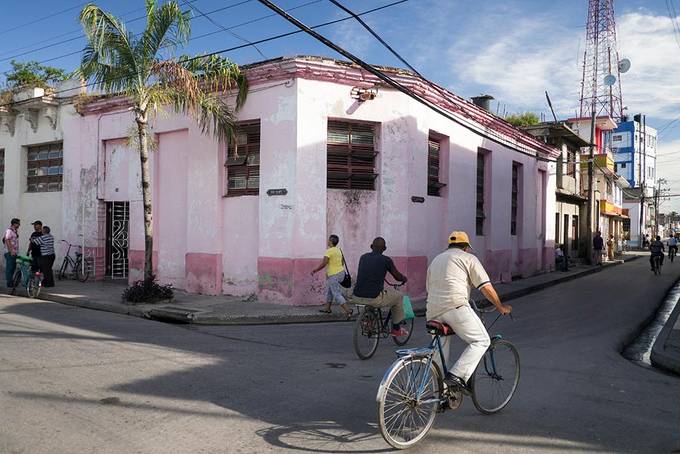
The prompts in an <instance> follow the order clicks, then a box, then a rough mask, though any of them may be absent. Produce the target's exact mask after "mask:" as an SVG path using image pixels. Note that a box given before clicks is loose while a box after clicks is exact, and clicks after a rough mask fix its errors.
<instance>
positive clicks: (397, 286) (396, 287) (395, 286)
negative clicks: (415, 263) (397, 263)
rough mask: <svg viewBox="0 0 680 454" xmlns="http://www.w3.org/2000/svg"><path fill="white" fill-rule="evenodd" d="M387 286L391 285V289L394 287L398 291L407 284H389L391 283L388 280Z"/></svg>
mask: <svg viewBox="0 0 680 454" xmlns="http://www.w3.org/2000/svg"><path fill="white" fill-rule="evenodd" d="M385 284H387V285H389V286H390V287H393V288H394V289H395V290H398V289H399V287H403V286H404V285H405V284H406V282H400V283H398V284H397V283H394V282H389V281H387V280H386V281H385Z"/></svg>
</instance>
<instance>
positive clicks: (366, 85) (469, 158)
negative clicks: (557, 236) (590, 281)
mask: <svg viewBox="0 0 680 454" xmlns="http://www.w3.org/2000/svg"><path fill="white" fill-rule="evenodd" d="M245 70H246V73H247V75H248V79H249V81H250V87H251V90H250V94H249V95H248V101H247V102H246V104H245V106H244V107H243V109H242V110H241V111H240V112H239V114H238V117H239V120H240V132H239V134H238V138H237V144H236V150H235V152H234V145H233V144H232V145H227V144H221V143H218V142H217V141H215V140H214V139H213V138H211V137H209V136H205V135H203V134H201V132H200V130H199V129H198V127H197V125H196V124H195V123H194V122H193V121H192V120H191V119H189V118H185V117H181V116H174V115H168V116H159V117H158V118H157V119H156V120H155V123H154V124H153V125H152V128H153V133H154V134H155V137H156V140H157V145H158V149H157V151H156V152H154V153H153V155H152V162H151V164H152V169H153V180H152V181H153V203H154V231H155V243H154V246H155V248H156V252H155V266H156V268H157V274H158V277H159V278H160V280H162V281H164V282H170V283H173V284H174V285H175V286H176V287H178V288H183V289H186V290H188V291H190V292H200V293H206V294H221V293H228V294H242V295H246V294H251V293H257V294H258V295H259V296H260V298H262V299H265V300H267V301H275V302H280V303H284V304H319V303H320V302H321V301H322V299H321V296H320V295H321V291H322V289H323V281H322V280H321V278H320V277H318V278H312V277H310V275H309V272H310V270H312V269H313V267H314V266H315V265H316V264H317V263H318V261H319V259H320V257H321V256H322V254H323V251H324V250H325V243H326V238H327V236H328V235H329V234H331V233H335V234H338V235H339V236H340V239H341V243H340V246H341V247H342V248H343V250H344V252H345V255H346V257H347V260H348V263H349V265H350V268H351V270H352V272H353V274H354V273H355V272H356V267H357V263H358V260H359V256H360V255H361V254H362V253H364V252H366V251H367V250H368V246H369V244H370V242H371V240H372V239H373V238H374V237H375V236H378V235H380V236H383V237H384V238H385V239H386V240H387V244H388V251H387V253H388V254H389V255H390V256H392V257H393V258H394V259H395V261H396V263H397V266H398V267H399V268H400V270H401V271H402V272H403V273H404V274H406V275H407V276H408V277H409V279H410V280H409V288H408V289H407V290H408V292H409V293H410V294H411V295H421V294H423V293H424V288H425V272H426V269H427V264H428V262H429V261H430V260H431V259H432V258H433V256H434V255H436V254H437V253H439V252H440V251H441V250H443V249H444V248H445V247H446V237H447V235H448V233H449V232H450V231H451V230H452V229H454V228H456V229H462V230H465V231H467V232H468V233H469V234H470V236H471V238H472V242H473V247H474V249H475V251H476V254H477V255H478V256H479V257H480V258H481V259H482V260H483V262H484V264H485V266H486V267H487V268H488V270H489V272H490V274H491V276H492V279H494V280H495V281H509V280H510V279H512V278H513V277H516V276H529V275H533V274H536V273H540V272H542V271H546V270H549V269H552V268H553V267H554V258H553V255H554V253H553V248H554V238H553V237H554V232H553V222H551V220H552V213H554V212H555V197H554V194H555V158H556V157H557V156H558V155H559V151H558V150H556V149H554V148H552V147H550V146H548V145H546V144H545V143H543V142H541V141H539V140H537V139H535V138H533V137H532V136H530V135H528V134H525V133H523V132H521V131H519V130H517V129H515V128H513V127H512V126H510V125H509V124H507V123H506V122H504V121H503V120H501V119H499V118H498V117H495V116H494V115H492V114H490V113H489V112H487V111H486V110H484V109H483V108H481V107H478V106H476V105H474V104H473V103H471V102H469V101H466V100H464V99H462V98H460V97H458V96H456V95H454V94H452V93H449V92H445V91H443V90H441V89H438V88H434V87H432V86H430V85H427V84H426V83H424V82H422V81H420V80H419V79H418V78H417V77H415V76H413V75H412V74H410V73H408V72H405V71H402V70H396V69H390V68H383V70H384V71H385V72H386V73H388V74H390V75H391V77H393V78H394V79H395V80H398V81H399V82H400V83H401V84H403V85H405V86H407V87H409V88H410V89H412V90H413V91H415V92H417V93H418V94H420V95H421V96H423V97H424V98H426V99H427V100H428V101H429V102H431V103H433V104H435V105H437V106H440V107H442V108H444V109H446V110H447V111H449V112H451V114H452V115H453V116H454V117H455V118H456V121H455V122H454V121H452V120H450V119H447V118H446V117H444V116H442V115H440V114H438V113H437V112H434V111H433V110H431V109H429V108H428V107H426V106H424V105H423V104H421V103H419V102H417V101H416V100H414V99H412V98H410V97H408V96H406V95H404V94H402V93H400V92H398V91H396V90H394V89H391V88H388V87H385V86H384V85H381V84H380V83H379V81H378V80H377V79H376V78H375V77H373V76H372V75H370V74H367V73H366V72H365V71H363V70H361V69H360V68H358V67H355V66H353V65H351V64H348V63H346V62H340V61H335V60H331V59H325V58H317V57H295V58H280V59H275V60H270V61H266V62H262V63H258V64H254V65H251V66H248V67H246V68H245ZM360 98H365V99H366V100H362V99H360ZM81 114H82V116H72V117H70V118H68V119H64V120H63V121H64V126H63V127H64V150H65V151H64V193H63V207H64V213H65V216H64V219H65V222H64V232H65V236H66V237H67V239H68V238H69V237H70V238H72V239H77V238H78V235H79V234H80V233H82V234H83V235H84V237H85V243H86V249H88V250H89V251H90V253H91V254H92V255H94V256H95V257H96V263H97V265H96V267H97V274H98V276H99V277H104V276H112V277H127V278H128V279H130V280H133V279H137V278H139V277H140V276H141V271H142V268H143V227H142V226H143V224H142V205H141V192H140V186H139V185H140V183H139V159H138V157H137V154H136V152H135V151H130V150H129V149H128V148H127V146H126V143H125V137H127V135H128V130H129V128H130V127H131V126H132V124H133V120H132V114H131V113H130V112H129V106H128V105H127V104H126V101H125V100H124V99H121V98H102V99H99V100H95V101H93V102H91V103H89V104H88V105H86V106H84V107H82V108H81ZM67 219H82V220H83V222H81V223H69V222H66V220H67ZM128 220H129V222H128Z"/></svg>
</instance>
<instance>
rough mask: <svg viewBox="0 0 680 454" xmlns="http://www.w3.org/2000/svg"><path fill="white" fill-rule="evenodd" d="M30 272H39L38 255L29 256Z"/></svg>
mask: <svg viewBox="0 0 680 454" xmlns="http://www.w3.org/2000/svg"><path fill="white" fill-rule="evenodd" d="M31 259H33V260H32V261H31V271H33V272H34V273H35V272H38V271H40V256H39V255H33V254H31Z"/></svg>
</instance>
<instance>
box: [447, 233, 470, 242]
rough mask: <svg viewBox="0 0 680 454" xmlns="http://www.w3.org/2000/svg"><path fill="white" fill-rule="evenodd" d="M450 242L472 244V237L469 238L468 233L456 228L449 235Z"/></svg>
mask: <svg viewBox="0 0 680 454" xmlns="http://www.w3.org/2000/svg"><path fill="white" fill-rule="evenodd" d="M449 244H468V245H469V244H470V238H468V236H467V233H465V232H461V231H458V230H454V231H453V232H451V235H449Z"/></svg>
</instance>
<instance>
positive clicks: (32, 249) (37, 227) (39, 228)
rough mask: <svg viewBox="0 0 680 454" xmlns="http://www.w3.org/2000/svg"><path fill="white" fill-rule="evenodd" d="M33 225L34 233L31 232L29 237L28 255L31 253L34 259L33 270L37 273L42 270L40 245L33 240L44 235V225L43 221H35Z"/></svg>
mask: <svg viewBox="0 0 680 454" xmlns="http://www.w3.org/2000/svg"><path fill="white" fill-rule="evenodd" d="M31 225H32V226H33V233H31V237H30V238H29V239H28V251H27V252H26V255H30V256H31V258H32V259H33V260H32V263H31V271H33V272H34V273H35V272H38V271H40V245H38V244H36V243H34V242H33V240H34V239H36V238H38V237H40V236H42V234H43V225H42V221H35V222H33V224H31Z"/></svg>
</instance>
